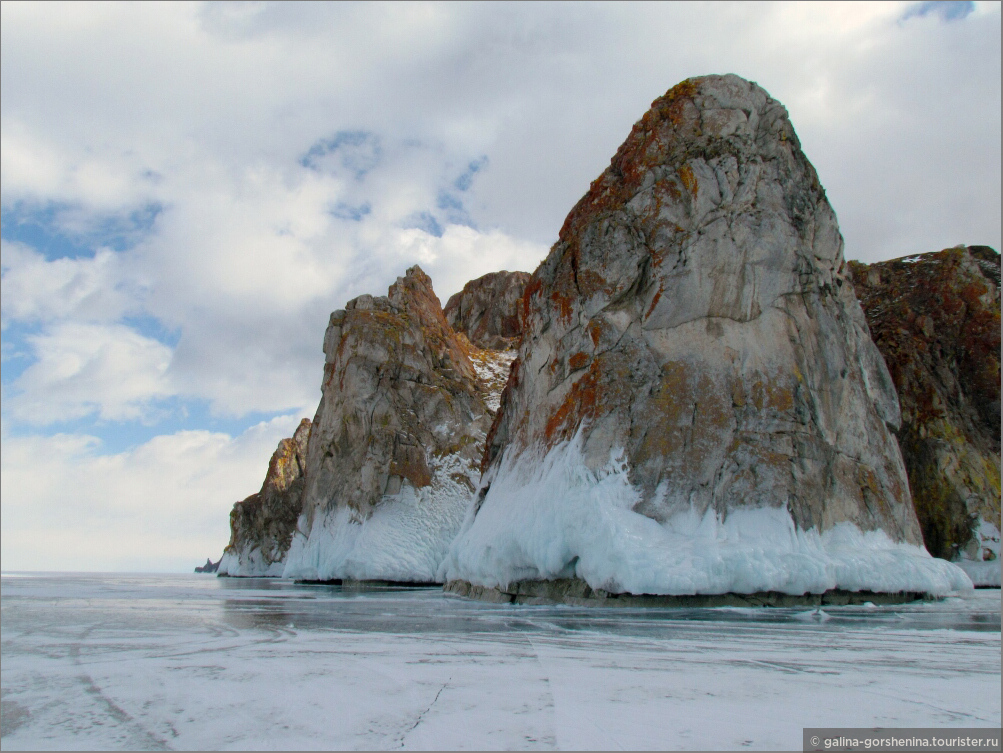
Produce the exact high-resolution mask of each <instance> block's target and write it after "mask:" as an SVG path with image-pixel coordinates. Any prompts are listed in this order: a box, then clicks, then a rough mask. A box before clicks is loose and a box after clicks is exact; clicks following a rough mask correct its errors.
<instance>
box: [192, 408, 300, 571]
mask: <svg viewBox="0 0 1003 753" xmlns="http://www.w3.org/2000/svg"><path fill="white" fill-rule="evenodd" d="M309 438H310V420H309V419H307V418H304V419H303V420H302V421H300V425H299V427H297V429H296V432H295V433H294V434H293V436H292V438H291V439H283V440H282V441H281V442H279V446H278V447H277V448H276V450H275V452H274V453H272V458H271V460H270V461H269V462H268V472H267V473H266V474H265V481H264V483H263V484H262V485H261V491H259V492H258V493H257V494H252V495H251V496H250V497H248V498H247V499H245V500H243V501H242V502H237V503H236V504H235V505H234V506H233V510H231V511H230V543H229V544H227V546H226V549H224V550H223V558H222V559H221V560H220V561H219V562H218V563H217V567H216V572H218V574H219V575H235V576H245V577H253V576H270V577H273V576H279V575H282V570H283V568H284V567H285V556H286V552H288V551H289V543H290V542H291V541H292V536H293V531H295V530H296V520H297V519H298V518H299V515H300V512H301V511H302V509H303V485H304V473H305V470H306V451H307V442H308V440H309ZM210 564H211V563H210ZM202 572H210V571H205V570H203V571H202Z"/></svg>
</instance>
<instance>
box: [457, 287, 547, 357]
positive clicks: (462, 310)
mask: <svg viewBox="0 0 1003 753" xmlns="http://www.w3.org/2000/svg"><path fill="white" fill-rule="evenodd" d="M529 278H530V275H529V273H527V272H492V273H491V274H486V275H484V276H483V277H478V278H477V279H476V280H471V281H470V282H468V283H467V284H466V285H464V286H463V290H461V291H460V292H459V293H456V294H455V295H453V296H451V297H450V299H449V301H447V302H446V308H445V309H444V313H445V315H446V321H448V322H449V324H450V326H451V327H452V328H453V329H454V330H456V331H457V332H462V333H463V334H464V335H466V336H467V338H468V339H469V340H470V342H472V343H473V344H474V345H476V346H477V347H478V348H482V349H487V350H509V349H511V348H515V347H516V346H518V344H519V338H521V337H522V325H521V324H520V322H519V305H520V301H521V300H522V294H523V291H524V290H525V288H526V283H528V282H529Z"/></svg>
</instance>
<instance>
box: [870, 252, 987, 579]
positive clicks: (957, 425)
mask: <svg viewBox="0 0 1003 753" xmlns="http://www.w3.org/2000/svg"><path fill="white" fill-rule="evenodd" d="M850 268H851V270H852V272H853V282H854V285H855V288H856V292H857V296H858V297H859V298H860V302H861V304H862V305H863V308H864V312H865V314H866V316H867V323H868V325H869V327H870V332H871V337H873V339H874V342H875V344H876V345H877V346H878V349H879V350H880V351H881V353H882V355H883V356H884V359H885V362H886V363H887V364H888V368H889V370H890V371H891V376H892V380H893V382H894V383H895V387H896V389H897V390H898V395H899V401H900V403H901V408H902V425H901V428H900V429H899V430H898V439H899V445H900V446H901V448H902V455H903V458H904V460H905V466H906V470H907V472H908V475H909V487H910V489H911V491H912V498H913V503H914V505H915V508H916V514H917V516H918V518H919V523H920V527H921V529H922V532H923V540H924V542H925V543H926V548H927V549H928V550H929V551H930V552H931V553H932V554H934V555H936V556H938V557H944V558H946V559H955V560H963V561H964V562H965V563H966V564H965V567H966V569H967V570H968V571H969V573H970V574H972V575H973V579H977V582H978V580H982V578H981V577H979V573H978V571H979V568H978V567H971V566H969V565H968V564H967V563H969V562H979V563H981V562H983V561H986V562H993V564H992V565H990V566H989V567H988V570H992V571H993V572H992V573H989V574H990V575H992V574H995V584H996V585H999V571H1000V568H999V562H998V559H999V548H1000V542H999V535H1000V533H999V532H1000V256H999V254H997V253H996V252H995V251H993V249H991V248H988V247H987V246H969V247H967V248H965V247H958V248H949V249H946V250H944V251H939V252H937V253H929V254H921V255H916V256H907V257H904V258H902V259H894V260H892V261H886V262H880V263H878V264H871V265H866V264H860V263H856V262H850ZM982 569H987V568H982Z"/></svg>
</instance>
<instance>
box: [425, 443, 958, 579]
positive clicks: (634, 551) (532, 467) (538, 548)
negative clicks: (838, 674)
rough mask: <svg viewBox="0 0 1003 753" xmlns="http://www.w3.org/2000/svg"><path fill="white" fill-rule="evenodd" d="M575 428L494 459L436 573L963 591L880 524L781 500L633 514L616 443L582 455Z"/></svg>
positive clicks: (944, 566)
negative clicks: (825, 518)
mask: <svg viewBox="0 0 1003 753" xmlns="http://www.w3.org/2000/svg"><path fill="white" fill-rule="evenodd" d="M581 445H582V432H579V433H578V434H577V435H576V436H575V437H574V439H572V440H571V441H568V442H563V443H560V444H558V445H556V446H554V447H553V448H552V449H551V450H550V451H549V452H547V453H546V455H545V456H544V458H543V460H542V462H541V461H540V459H539V455H538V454H534V453H533V452H532V451H527V452H524V453H522V454H521V455H513V456H509V455H508V454H507V455H506V456H505V457H504V458H503V459H502V460H501V462H500V463H499V464H498V465H497V466H496V467H495V469H494V470H493V471H492V472H489V475H488V477H486V478H485V482H486V483H489V484H490V486H489V487H488V488H487V493H486V495H485V496H484V499H483V502H482V503H481V504H480V506H479V509H476V510H474V509H471V510H470V511H469V512H468V514H467V517H466V520H465V521H464V525H463V529H462V531H461V532H460V535H459V536H458V537H457V539H456V540H455V541H454V542H453V544H452V546H451V547H450V550H449V554H448V556H447V557H446V559H445V561H444V562H443V564H442V566H441V567H440V568H439V572H438V575H439V580H446V581H450V580H466V581H469V582H471V583H474V584H477V585H482V586H489V587H498V586H501V587H506V586H507V585H508V584H510V583H513V582H515V581H520V580H547V579H553V578H567V577H579V578H581V579H583V580H585V581H586V582H587V583H588V584H589V586H591V587H592V588H595V589H603V590H605V591H608V592H613V593H624V592H626V593H634V594H679V595H682V594H722V593H756V592H762V591H778V592H781V593H786V594H803V593H821V592H824V591H827V590H830V589H836V588H839V589H846V590H850V591H860V590H871V591H881V592H898V591H915V592H925V593H928V594H931V595H935V596H942V595H945V594H948V593H951V592H956V591H965V590H969V589H971V587H972V584H971V581H970V580H969V579H968V577H967V576H966V575H965V573H964V572H962V571H961V570H960V569H959V568H957V567H956V566H954V565H952V564H951V563H949V562H946V561H944V560H939V559H935V558H933V557H931V556H930V555H929V554H928V553H927V552H926V551H925V550H924V549H923V548H922V547H918V546H914V545H911V544H907V543H901V542H894V541H892V540H891V539H890V538H889V537H888V535H887V534H886V533H885V532H884V531H881V530H874V531H861V530H860V529H859V528H858V527H857V526H855V525H854V524H852V523H848V522H844V523H840V524H838V525H836V526H834V527H833V528H831V529H829V530H826V531H824V532H821V533H820V532H819V531H817V530H815V529H811V530H808V531H805V530H801V529H799V528H798V527H797V526H796V525H795V524H794V521H793V520H792V518H791V515H790V513H789V512H788V511H787V510H786V509H784V508H772V507H759V508H749V509H738V510H732V511H731V512H729V513H728V514H727V516H726V517H724V518H723V519H722V518H721V517H720V516H719V515H718V514H717V513H715V512H714V511H713V510H708V512H707V513H706V514H704V515H698V514H696V513H693V512H684V513H681V514H677V515H675V516H673V517H672V518H670V519H669V520H667V521H666V522H665V523H661V524H660V523H658V522H657V521H655V520H653V519H651V518H648V517H645V516H643V515H640V514H638V513H635V512H633V509H632V508H633V507H634V505H635V504H636V503H637V502H638V501H639V499H640V493H639V492H638V490H637V489H635V488H634V487H633V486H632V485H631V483H630V480H629V477H628V473H629V470H628V468H627V465H626V463H625V462H624V460H623V457H622V453H618V452H616V451H614V452H613V453H612V454H611V457H610V461H609V463H608V464H606V465H605V466H604V467H603V468H601V469H600V470H599V471H593V470H591V469H589V467H588V466H587V465H586V463H585V459H584V457H583V454H582V447H581Z"/></svg>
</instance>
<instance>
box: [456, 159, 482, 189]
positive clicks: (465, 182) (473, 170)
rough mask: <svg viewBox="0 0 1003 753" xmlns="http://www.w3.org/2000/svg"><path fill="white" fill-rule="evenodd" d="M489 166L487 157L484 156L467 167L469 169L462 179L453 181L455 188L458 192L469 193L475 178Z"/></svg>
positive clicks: (465, 171)
mask: <svg viewBox="0 0 1003 753" xmlns="http://www.w3.org/2000/svg"><path fill="white" fill-rule="evenodd" d="M487 164H488V158H487V155H484V154H482V155H481V156H480V157H478V158H477V159H475V160H473V161H472V162H471V163H470V164H469V165H467V169H466V170H464V171H463V173H462V174H461V175H460V177H458V178H457V179H456V180H454V181H453V186H454V187H455V188H456V190H457V191H469V190H470V187H471V186H472V185H473V184H474V176H475V175H477V173H479V172H480V171H481V170H483V169H484V168H485V167H486V166H487Z"/></svg>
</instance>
